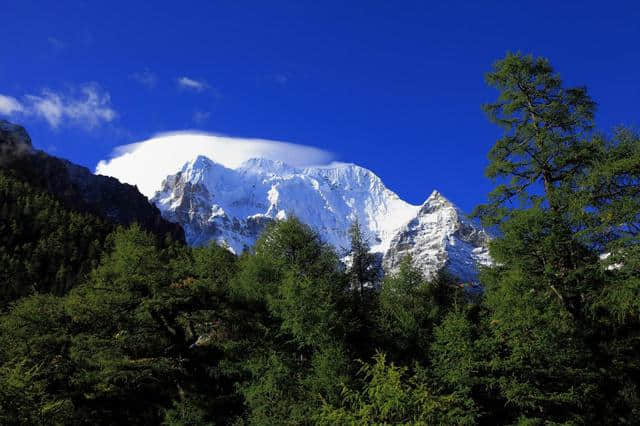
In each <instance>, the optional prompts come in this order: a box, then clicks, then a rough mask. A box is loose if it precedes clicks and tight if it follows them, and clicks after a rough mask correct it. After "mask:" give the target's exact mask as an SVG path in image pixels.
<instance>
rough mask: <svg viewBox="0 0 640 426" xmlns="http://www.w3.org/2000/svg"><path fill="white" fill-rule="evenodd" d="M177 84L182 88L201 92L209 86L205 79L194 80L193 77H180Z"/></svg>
mask: <svg viewBox="0 0 640 426" xmlns="http://www.w3.org/2000/svg"><path fill="white" fill-rule="evenodd" d="M178 86H180V87H182V88H183V89H189V90H195V91H196V92H202V91H203V90H205V89H206V88H208V87H209V85H208V84H207V83H206V82H205V81H202V80H194V79H193V78H189V77H180V78H179V79H178Z"/></svg>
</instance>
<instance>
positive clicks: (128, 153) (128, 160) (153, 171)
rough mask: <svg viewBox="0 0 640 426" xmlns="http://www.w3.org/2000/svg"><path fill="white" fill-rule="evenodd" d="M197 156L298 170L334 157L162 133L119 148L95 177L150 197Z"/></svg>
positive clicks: (293, 147)
mask: <svg viewBox="0 0 640 426" xmlns="http://www.w3.org/2000/svg"><path fill="white" fill-rule="evenodd" d="M198 155H204V156H206V157H209V158H210V159H212V160H213V161H216V162H218V163H220V164H222V165H224V166H225V167H229V168H234V167H237V166H239V165H240V164H242V163H243V162H244V161H246V160H248V159H250V158H255V157H263V158H267V159H271V160H280V161H284V162H285V163H287V164H290V165H292V166H298V167H302V166H309V165H319V164H327V163H329V162H330V161H331V160H332V157H333V155H332V154H331V153H329V152H327V151H323V150H321V149H318V148H313V147H310V146H304V145H298V144H293V143H288V142H279V141H272V140H264V139H245V138H236V137H230V136H222V135H215V134H208V133H199V132H192V131H185V132H174V133H164V134H160V135H157V136H155V137H153V138H151V139H148V140H146V141H142V142H138V143H133V144H130V145H124V146H120V147H118V148H116V149H115V151H114V153H113V158H111V159H108V160H102V161H100V162H99V163H98V165H97V166H96V173H97V174H101V175H106V176H113V177H115V178H117V179H119V180H120V181H121V182H126V183H129V184H132V185H137V186H138V189H139V190H140V192H142V193H143V194H144V195H146V196H147V197H152V196H153V195H154V194H155V192H156V191H157V190H159V189H160V186H161V184H162V180H163V179H164V178H166V177H167V175H169V174H174V173H177V172H178V171H180V169H181V168H182V166H183V165H184V164H185V163H186V162H188V161H191V160H193V159H195V158H196V157H197V156H198Z"/></svg>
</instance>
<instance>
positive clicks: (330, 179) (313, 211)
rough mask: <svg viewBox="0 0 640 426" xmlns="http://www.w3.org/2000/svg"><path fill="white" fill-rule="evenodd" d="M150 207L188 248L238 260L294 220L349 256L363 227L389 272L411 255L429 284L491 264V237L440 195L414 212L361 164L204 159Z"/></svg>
mask: <svg viewBox="0 0 640 426" xmlns="http://www.w3.org/2000/svg"><path fill="white" fill-rule="evenodd" d="M152 202H153V203H154V204H155V205H156V206H157V207H158V208H159V209H160V210H161V212H162V215H163V216H164V217H165V218H166V219H168V220H170V221H173V222H177V223H180V224H181V225H182V227H183V228H184V231H185V235H186V238H187V241H188V242H189V243H190V244H192V245H201V244H206V243H208V242H209V241H211V240H213V241H216V242H218V243H220V244H226V245H227V246H228V247H229V248H230V249H231V250H232V251H234V252H235V253H239V252H241V251H243V250H244V249H245V248H247V247H250V246H251V245H253V244H254V243H255V242H256V240H257V238H258V236H259V234H260V232H261V231H262V230H263V229H264V227H265V226H266V225H267V224H268V223H269V222H271V221H273V220H277V219H284V218H286V217H287V216H289V215H295V216H296V217H297V218H299V219H300V220H301V221H303V222H304V223H306V224H308V225H310V226H311V227H312V228H314V229H315V230H317V231H318V232H319V234H320V235H321V236H322V238H323V239H324V240H325V241H326V242H327V243H329V244H331V245H333V246H334V247H336V249H337V250H338V252H343V253H346V251H347V250H348V248H349V234H348V230H349V227H350V226H351V224H352V223H353V222H354V221H355V220H358V222H359V223H360V226H361V228H362V230H363V232H364V234H365V236H366V237H367V238H368V241H369V244H370V246H371V249H372V251H373V252H376V253H379V254H380V255H381V256H382V257H383V259H384V265H385V266H386V267H387V269H391V270H392V269H394V268H395V267H396V266H397V265H398V263H399V261H400V259H401V258H403V257H404V256H405V255H407V254H410V255H411V256H412V258H413V261H414V262H415V264H416V265H418V266H419V267H420V268H421V269H422V270H423V272H424V273H425V274H426V275H427V276H432V275H433V274H434V273H435V272H436V271H437V270H439V269H441V268H443V267H446V268H447V269H448V270H450V271H451V272H452V273H454V274H455V275H457V276H459V277H460V278H462V279H465V280H473V279H474V278H475V275H476V270H477V269H476V265H477V264H478V263H479V264H486V263H488V262H489V257H488V250H487V242H488V235H487V234H486V233H485V232H484V231H482V230H481V229H479V228H478V227H477V226H476V225H475V224H474V223H472V222H470V221H468V220H466V219H465V218H464V217H463V215H462V214H461V213H460V211H459V210H458V209H457V208H456V207H455V206H454V205H453V204H451V203H450V202H449V201H448V200H446V199H445V198H444V197H442V195H440V194H439V193H438V192H437V191H434V192H433V193H432V194H431V196H430V197H429V198H428V199H427V201H425V203H424V204H423V205H422V206H415V205H412V204H409V203H407V202H405V201H403V200H401V199H400V198H399V197H398V196H397V195H396V194H395V193H393V192H392V191H390V190H389V189H387V188H386V187H385V186H384V184H383V183H382V181H381V180H380V178H379V177H378V176H376V175H375V174H374V173H373V172H371V171H370V170H367V169H365V168H363V167H360V166H357V165H355V164H344V163H333V164H331V165H329V166H318V167H306V168H294V167H291V166H289V165H287V164H285V163H283V162H280V161H273V160H266V159H263V158H255V159H250V160H248V161H246V162H244V163H243V164H242V165H240V166H239V167H237V168H234V169H230V168H226V167H224V166H222V165H220V164H218V163H215V162H214V161H212V160H210V159H209V158H207V157H204V156H198V157H197V158H196V159H195V160H193V161H190V162H188V163H187V164H185V165H184V167H183V168H182V170H181V171H180V172H178V173H177V174H175V175H170V176H168V177H167V178H166V179H165V180H164V182H163V183H162V189H161V190H160V191H158V192H157V193H156V194H155V196H154V197H153V199H152Z"/></svg>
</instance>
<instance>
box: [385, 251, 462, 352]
mask: <svg viewBox="0 0 640 426" xmlns="http://www.w3.org/2000/svg"><path fill="white" fill-rule="evenodd" d="M379 299H380V300H379V316H378V323H379V325H380V328H381V330H382V333H383V335H384V336H385V339H386V340H387V341H388V342H389V344H390V345H392V347H393V348H394V351H393V353H394V354H398V355H400V356H401V355H402V354H409V355H411V356H413V355H414V354H415V353H416V352H418V353H419V352H424V351H426V350H427V349H428V347H429V344H430V342H431V338H432V335H431V334H432V331H433V328H434V326H435V325H436V324H438V323H439V322H440V321H441V320H442V318H443V317H444V315H445V314H446V312H447V311H448V310H449V309H451V308H452V307H454V306H455V305H457V304H458V303H459V304H464V303H466V301H465V300H464V296H463V294H462V293H461V290H460V289H458V288H456V287H455V286H454V280H453V279H452V278H451V277H448V276H446V274H444V273H441V274H439V275H438V276H437V277H436V278H435V279H434V280H433V281H432V282H428V281H427V280H426V279H425V278H424V277H423V276H422V273H421V272H420V270H419V269H418V268H416V267H415V266H413V264H412V260H411V258H410V257H407V258H405V259H403V260H402V262H401V263H400V267H399V269H398V271H397V272H396V273H394V274H390V275H388V276H386V277H385V278H384V280H383V282H382V288H381V289H380V295H379Z"/></svg>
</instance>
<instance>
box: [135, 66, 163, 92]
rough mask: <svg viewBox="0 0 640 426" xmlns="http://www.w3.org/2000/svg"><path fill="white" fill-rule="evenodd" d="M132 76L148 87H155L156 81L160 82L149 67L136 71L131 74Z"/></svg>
mask: <svg viewBox="0 0 640 426" xmlns="http://www.w3.org/2000/svg"><path fill="white" fill-rule="evenodd" d="M131 78H132V79H134V80H135V81H137V82H138V83H140V84H142V85H143V86H146V87H148V88H153V87H155V85H156V83H157V82H158V76H157V75H156V74H155V73H153V72H151V71H149V70H148V69H147V70H144V71H142V72H135V73H133V74H131Z"/></svg>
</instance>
